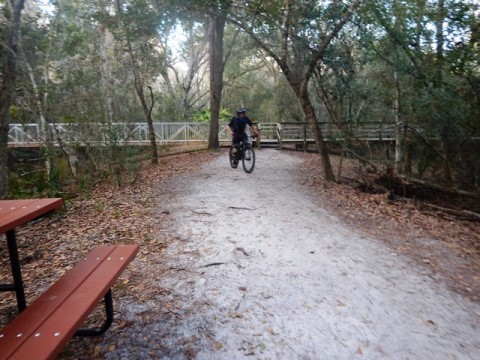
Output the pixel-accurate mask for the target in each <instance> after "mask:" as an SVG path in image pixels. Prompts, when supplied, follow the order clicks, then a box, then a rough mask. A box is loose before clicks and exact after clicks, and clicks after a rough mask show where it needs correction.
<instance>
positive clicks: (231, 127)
mask: <svg viewBox="0 0 480 360" xmlns="http://www.w3.org/2000/svg"><path fill="white" fill-rule="evenodd" d="M246 114H247V111H246V110H245V109H244V108H240V109H238V110H237V116H234V117H233V118H232V120H230V122H229V123H228V126H227V131H228V132H229V133H230V135H231V136H232V142H233V145H234V147H235V148H234V151H235V152H236V151H237V148H238V144H239V143H240V141H244V142H245V141H247V134H246V132H245V130H246V129H247V125H248V126H250V128H251V129H253V125H252V122H251V121H250V119H249V118H248V117H247V115H246Z"/></svg>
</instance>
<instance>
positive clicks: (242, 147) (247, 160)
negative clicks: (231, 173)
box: [228, 137, 255, 174]
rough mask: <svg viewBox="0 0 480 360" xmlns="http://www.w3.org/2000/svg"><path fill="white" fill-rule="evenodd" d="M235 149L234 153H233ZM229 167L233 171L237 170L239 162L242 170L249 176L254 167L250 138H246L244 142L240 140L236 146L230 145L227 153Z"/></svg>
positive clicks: (253, 154)
mask: <svg viewBox="0 0 480 360" xmlns="http://www.w3.org/2000/svg"><path fill="white" fill-rule="evenodd" d="M235 148H236V150H237V151H236V152H235ZM228 157H229V159H230V166H231V167H232V168H234V169H236V168H237V166H238V163H239V161H240V160H241V161H242V166H243V170H244V171H245V172H246V173H247V174H250V173H251V172H252V171H253V168H254V167H255V151H253V147H252V144H251V141H250V137H247V138H246V141H244V140H241V141H240V142H239V143H238V145H236V146H235V145H234V144H232V145H231V146H230V151H229V156H228Z"/></svg>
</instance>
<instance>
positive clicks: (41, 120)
mask: <svg viewBox="0 0 480 360" xmlns="http://www.w3.org/2000/svg"><path fill="white" fill-rule="evenodd" d="M18 48H19V51H20V53H21V54H22V56H23V58H24V62H25V67H26V68H27V72H28V76H29V78H30V82H31V83H32V88H33V94H34V97H35V105H36V106H37V111H38V126H39V129H40V141H41V143H42V147H43V149H44V151H45V171H46V174H47V181H48V182H50V175H51V172H52V145H51V143H50V140H49V134H48V123H47V119H46V117H45V111H44V109H45V105H46V104H45V103H44V102H43V99H47V96H48V95H47V90H46V89H47V83H45V95H44V96H43V99H42V95H41V94H40V91H39V89H38V84H37V80H36V78H35V73H34V72H33V68H32V66H31V65H30V62H29V61H28V59H27V55H26V53H25V50H24V48H23V42H22V39H21V34H20V35H19V40H18ZM46 73H47V74H48V71H46Z"/></svg>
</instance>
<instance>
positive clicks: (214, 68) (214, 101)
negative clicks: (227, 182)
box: [207, 11, 226, 150]
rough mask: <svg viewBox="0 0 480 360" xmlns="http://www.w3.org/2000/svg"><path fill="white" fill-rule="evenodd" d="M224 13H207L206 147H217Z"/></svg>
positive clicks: (222, 66)
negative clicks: (208, 98) (207, 121)
mask: <svg viewBox="0 0 480 360" xmlns="http://www.w3.org/2000/svg"><path fill="white" fill-rule="evenodd" d="M225 21H226V16H225V14H223V13H221V12H219V11H215V12H214V13H212V14H209V15H208V18H207V33H208V43H209V64H210V133H209V136H208V149H210V150H213V149H218V148H219V146H220V143H219V141H218V131H219V118H220V105H221V102H222V90H223V70H224V61H223V35H224V31H225Z"/></svg>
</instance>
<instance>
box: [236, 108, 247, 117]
mask: <svg viewBox="0 0 480 360" xmlns="http://www.w3.org/2000/svg"><path fill="white" fill-rule="evenodd" d="M246 112H247V110H245V109H244V108H239V109H238V110H237V115H239V114H245V113H246Z"/></svg>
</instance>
